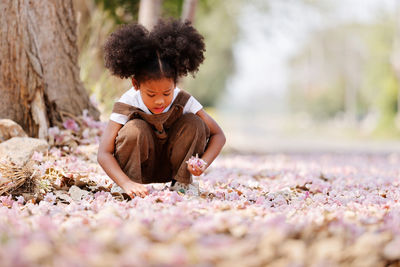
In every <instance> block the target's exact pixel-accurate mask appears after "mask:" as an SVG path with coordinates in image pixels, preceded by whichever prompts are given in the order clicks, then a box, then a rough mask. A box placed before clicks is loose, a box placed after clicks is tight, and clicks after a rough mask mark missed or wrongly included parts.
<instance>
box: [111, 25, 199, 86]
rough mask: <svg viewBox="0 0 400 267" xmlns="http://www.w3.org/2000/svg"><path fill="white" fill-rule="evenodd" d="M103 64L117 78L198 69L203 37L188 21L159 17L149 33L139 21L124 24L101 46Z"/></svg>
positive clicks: (175, 74) (159, 75)
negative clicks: (103, 54)
mask: <svg viewBox="0 0 400 267" xmlns="http://www.w3.org/2000/svg"><path fill="white" fill-rule="evenodd" d="M104 52H105V66H106V68H108V69H109V70H110V71H111V73H112V74H113V75H116V76H119V77H120V78H129V77H132V76H134V77H135V79H136V80H137V81H138V82H142V81H146V80H154V79H160V78H171V79H173V80H174V82H177V80H178V78H179V77H181V76H186V75H187V74H188V73H191V74H192V75H193V76H194V73H195V72H197V71H198V69H199V66H200V64H201V63H202V62H203V61H204V52H205V44H204V38H203V36H202V35H201V34H199V33H198V32H197V30H196V29H195V28H194V27H193V26H192V25H191V23H190V22H189V21H185V22H181V21H179V20H174V19H170V20H168V21H164V20H159V21H158V23H157V24H156V25H155V26H154V28H153V30H152V31H151V32H149V31H148V30H147V29H146V28H145V27H143V26H142V25H140V24H137V23H132V24H128V25H123V26H121V27H120V28H118V29H117V30H116V31H115V32H113V33H112V34H111V35H110V36H109V37H108V39H107V41H106V43H105V45H104Z"/></svg>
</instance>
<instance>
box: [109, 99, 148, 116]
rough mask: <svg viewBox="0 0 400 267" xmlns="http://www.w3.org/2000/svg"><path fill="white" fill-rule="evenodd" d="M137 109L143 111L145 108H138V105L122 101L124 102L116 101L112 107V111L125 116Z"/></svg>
mask: <svg viewBox="0 0 400 267" xmlns="http://www.w3.org/2000/svg"><path fill="white" fill-rule="evenodd" d="M135 111H142V112H143V110H141V109H140V108H137V107H134V106H131V105H129V104H125V103H122V102H116V103H115V104H114V107H113V109H112V113H118V114H122V115H125V116H130V115H131V114H132V113H133V112H135Z"/></svg>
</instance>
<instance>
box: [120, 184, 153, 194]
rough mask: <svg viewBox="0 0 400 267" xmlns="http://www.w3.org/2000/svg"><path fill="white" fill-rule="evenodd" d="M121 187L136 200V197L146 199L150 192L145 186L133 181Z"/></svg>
mask: <svg viewBox="0 0 400 267" xmlns="http://www.w3.org/2000/svg"><path fill="white" fill-rule="evenodd" d="M121 187H122V189H124V191H125V192H126V193H127V194H128V195H129V196H130V197H131V198H134V197H135V196H139V197H145V196H146V195H148V194H149V191H148V190H147V188H146V187H145V186H144V185H142V184H138V183H135V182H133V181H129V182H127V183H125V184H123V185H122V186H121Z"/></svg>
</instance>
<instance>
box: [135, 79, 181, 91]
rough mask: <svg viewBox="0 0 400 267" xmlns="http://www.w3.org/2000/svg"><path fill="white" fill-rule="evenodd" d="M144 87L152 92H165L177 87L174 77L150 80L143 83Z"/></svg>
mask: <svg viewBox="0 0 400 267" xmlns="http://www.w3.org/2000/svg"><path fill="white" fill-rule="evenodd" d="M141 87H142V89H145V90H147V91H152V92H164V91H168V90H172V89H174V87H175V84H174V81H173V80H172V79H167V78H163V79H159V80H148V81H146V82H144V83H142V85H141Z"/></svg>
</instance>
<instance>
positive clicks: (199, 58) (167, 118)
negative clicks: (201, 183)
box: [97, 20, 225, 197]
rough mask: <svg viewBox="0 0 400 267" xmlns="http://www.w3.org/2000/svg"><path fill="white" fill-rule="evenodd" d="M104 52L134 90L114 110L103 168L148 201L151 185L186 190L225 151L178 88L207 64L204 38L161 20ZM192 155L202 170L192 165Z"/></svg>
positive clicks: (117, 38) (116, 38) (123, 31)
mask: <svg viewBox="0 0 400 267" xmlns="http://www.w3.org/2000/svg"><path fill="white" fill-rule="evenodd" d="M104 51H105V65H106V67H107V68H108V69H109V70H110V71H111V73H112V74H114V75H116V76H118V77H121V78H130V79H131V80H132V85H133V87H132V88H131V89H130V90H128V91H127V92H126V93H125V94H123V95H122V96H121V98H120V99H119V100H118V102H116V103H115V105H114V108H113V111H112V114H111V116H110V121H109V122H108V124H107V127H106V129H105V132H104V134H103V136H102V138H101V141H100V146H99V151H98V156H97V159H98V162H99V164H100V165H101V167H102V168H103V169H104V171H105V172H106V173H107V175H108V176H109V177H110V178H111V179H112V180H113V181H114V182H115V183H116V184H117V185H119V186H120V187H121V188H122V189H123V190H124V191H125V192H126V193H127V194H128V195H129V196H131V197H134V196H141V197H144V196H145V195H147V194H148V191H147V188H146V187H145V186H143V184H149V183H166V182H170V181H171V186H173V187H174V188H179V187H180V186H182V187H183V188H187V187H188V185H190V184H191V183H192V181H193V180H192V175H196V176H198V175H200V174H202V173H203V172H204V171H205V169H206V168H207V167H208V166H210V164H211V163H212V162H213V161H214V159H215V158H216V157H217V155H218V154H219V153H220V151H221V149H222V147H223V145H224V144H225V135H224V133H223V131H222V130H221V128H220V127H219V126H218V124H217V123H216V122H215V121H214V120H213V119H212V118H211V117H210V116H209V115H208V114H207V113H206V112H205V111H204V110H203V107H202V105H201V104H200V103H199V102H198V101H197V100H196V99H195V98H194V97H193V96H191V95H190V94H189V93H187V92H185V91H184V90H181V89H179V88H177V87H176V83H177V81H178V78H180V77H182V76H185V75H187V74H188V73H192V74H194V73H195V72H196V71H197V70H198V67H199V65H200V64H201V63H202V62H203V60H204V55H203V54H204V51H205V45H204V42H203V37H202V36H201V35H200V34H199V33H198V32H197V31H196V29H194V28H193V27H192V26H191V24H190V23H189V22H180V21H177V20H170V21H167V22H164V21H159V23H158V24H157V25H156V26H155V27H154V28H153V29H152V30H151V32H149V31H148V30H146V29H145V28H144V27H143V26H141V25H139V24H129V25H125V26H122V27H120V28H119V29H117V30H116V31H115V32H114V33H112V34H111V35H110V36H109V38H108V39H107V41H106V44H105V46H104ZM194 155H199V156H200V159H201V160H203V162H204V164H196V162H195V161H193V160H191V157H192V156H194Z"/></svg>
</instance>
